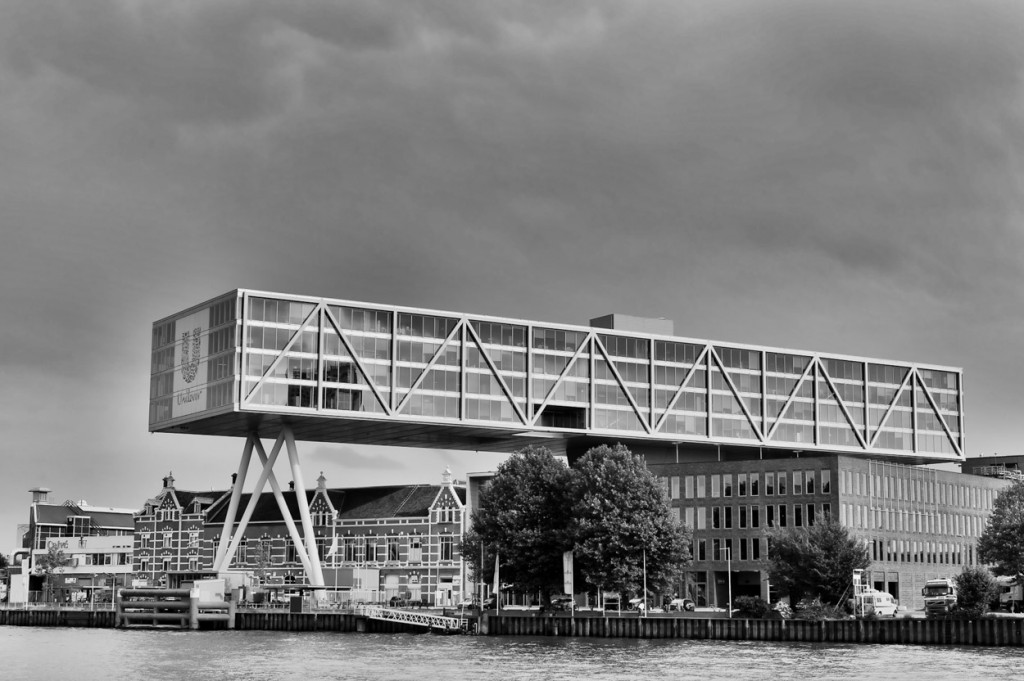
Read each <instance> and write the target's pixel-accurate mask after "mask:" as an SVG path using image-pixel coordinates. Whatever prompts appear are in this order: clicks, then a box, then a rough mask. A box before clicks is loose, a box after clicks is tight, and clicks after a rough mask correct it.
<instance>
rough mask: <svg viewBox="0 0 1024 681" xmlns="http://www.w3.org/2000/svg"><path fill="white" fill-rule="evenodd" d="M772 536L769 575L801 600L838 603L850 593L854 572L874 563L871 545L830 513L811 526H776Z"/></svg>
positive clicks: (781, 587)
mask: <svg viewBox="0 0 1024 681" xmlns="http://www.w3.org/2000/svg"><path fill="white" fill-rule="evenodd" d="M767 535H768V560H767V567H768V576H769V579H771V582H772V584H773V585H775V586H777V587H778V588H779V589H780V590H781V591H782V592H784V593H788V594H789V596H790V601H792V602H793V603H798V602H800V601H801V600H803V599H804V598H805V597H810V598H819V599H821V600H822V601H824V602H825V603H829V604H833V605H834V604H837V603H839V602H840V601H842V600H843V598H844V596H845V595H847V592H848V590H849V589H850V586H851V583H852V580H853V571H854V570H857V569H860V570H863V569H865V568H867V566H868V565H870V564H871V559H870V558H869V556H868V550H867V547H866V546H864V544H862V543H861V542H860V540H858V539H855V538H854V537H852V536H851V535H850V532H849V530H847V528H846V527H845V526H843V525H842V524H840V523H839V521H837V520H836V519H835V518H833V517H832V516H830V515H824V514H820V513H819V514H818V515H817V516H816V517H815V520H814V524H813V525H811V526H810V527H785V528H783V527H775V528H772V529H770V530H768V531H767Z"/></svg>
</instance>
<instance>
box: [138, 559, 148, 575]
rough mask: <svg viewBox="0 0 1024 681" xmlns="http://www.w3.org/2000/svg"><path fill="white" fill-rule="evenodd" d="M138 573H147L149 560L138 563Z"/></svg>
mask: <svg viewBox="0 0 1024 681" xmlns="http://www.w3.org/2000/svg"><path fill="white" fill-rule="evenodd" d="M139 572H149V558H143V559H142V560H140V561H139Z"/></svg>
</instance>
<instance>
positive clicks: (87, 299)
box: [0, 0, 1024, 513]
mask: <svg viewBox="0 0 1024 681" xmlns="http://www.w3.org/2000/svg"><path fill="white" fill-rule="evenodd" d="M1022 29H1024V10H1022V9H1020V8H1019V7H1018V6H1017V5H1016V4H1012V3H1003V2H975V3H952V2H924V1H920V0H908V1H906V2H900V3H891V2H880V1H876V0H858V1H857V2H854V1H853V0H850V1H845V0H841V1H839V2H831V3H821V2H816V1H815V2H812V1H810V0H779V1H776V2H771V3H766V2H760V1H757V2H753V1H736V2H727V3H699V2H645V3H621V2H608V3H600V2H597V3H586V4H580V3H574V2H507V3H506V2H503V3H500V4H497V5H495V4H492V3H465V2H448V1H446V0H438V1H437V2H430V3H422V2H399V1H396V2H370V1H365V0H356V1H353V2H344V3H337V2H330V1H328V0H322V1H321V0H317V1H315V2H306V3H294V2H285V1H283V0H282V1H277V2H275V1H270V0H264V1H257V2H240V1H233V0H221V1H214V2H204V3H160V2H155V1H150V0H142V1H135V2H128V1H127V0H124V1H117V0H97V1H96V2H89V3H82V2H74V1H71V0H68V1H65V2H55V1H54V2H51V1H49V0H20V1H18V0H15V1H12V2H7V3H4V4H3V5H2V6H0V158H3V159H4V162H3V163H2V164H0V225H2V226H3V236H4V244H3V247H2V248H0V306H2V312H3V314H4V317H5V320H17V323H16V324H14V323H5V325H4V326H3V327H2V328H0V347H2V348H3V356H2V357H0V372H2V373H0V376H2V377H3V378H4V385H5V386H7V387H6V388H5V389H4V391H3V392H0V411H2V413H3V414H4V416H3V418H4V422H3V423H4V425H5V429H6V432H8V433H14V435H9V440H10V442H9V446H10V448H11V449H12V451H15V452H26V454H24V455H22V454H18V455H17V456H16V457H15V458H14V459H13V460H12V464H11V467H10V471H9V472H10V475H8V476H6V478H5V480H4V481H0V496H2V497H5V498H12V499H18V498H20V497H19V496H18V495H19V494H22V493H21V492H20V491H18V490H20V489H21V488H22V487H24V488H26V489H27V487H28V486H31V485H32V484H34V483H35V482H36V481H37V480H39V479H40V477H39V476H41V475H44V474H45V475H56V474H55V473H52V472H49V471H48V472H46V473H42V472H40V470H39V468H40V466H39V465H37V463H36V462H39V461H49V460H50V459H48V458H46V457H47V456H51V457H52V456H58V455H57V454H54V452H60V453H61V454H60V456H63V455H64V452H69V451H76V452H78V451H82V450H83V447H82V442H87V443H88V445H87V447H85V449H84V454H83V458H82V459H80V460H82V461H88V460H89V457H93V456H94V457H95V460H96V461H102V462H108V461H115V462H116V466H117V468H118V470H124V471H126V473H125V475H126V476H127V475H134V474H135V473H134V471H140V473H139V474H140V475H142V474H143V472H144V475H145V480H146V481H147V484H148V481H149V480H152V479H155V477H156V476H155V475H154V473H153V470H152V467H154V466H156V467H158V468H159V469H163V468H168V467H173V468H175V472H176V475H179V477H180V478H181V479H183V480H184V479H186V478H188V477H190V473H189V471H186V470H185V469H182V470H181V471H178V470H177V466H175V465H172V464H170V463H169V462H173V461H181V462H182V465H183V466H186V467H190V470H191V476H201V475H203V474H204V473H205V472H206V471H208V470H209V471H216V476H217V478H216V479H217V480H221V479H223V478H224V476H225V475H227V473H230V472H231V471H232V470H233V468H234V467H235V465H237V463H236V462H237V456H238V452H239V451H240V445H238V443H235V442H233V441H223V440H220V439H216V438H214V439H204V438H193V439H189V438H186V441H185V442H182V439H181V438H180V437H179V438H176V437H173V436H152V437H143V434H144V432H145V407H146V402H145V400H146V397H145V396H146V395H147V394H148V376H147V374H146V372H147V366H148V342H149V341H148V334H149V324H151V323H152V321H153V320H154V319H156V318H158V317H161V316H164V315H166V314H169V313H171V312H173V311H175V310H177V309H181V308H184V307H186V306H188V305H191V304H193V303H195V302H197V301H199V300H203V299H206V298H209V297H211V296H213V295H216V294H219V293H221V292H223V291H226V290H228V289H230V288H233V287H236V286H243V287H253V288H263V289H270V290H284V291H291V292H296V293H307V294H314V295H329V296H338V297H344V298H349V299H355V300H371V301H380V302H389V303H396V304H404V305H422V306H427V307H437V308H443V309H451V310H463V311H470V312H477V313H490V314H498V315H509V316H517V317H523V318H529V319H546V320H553V321H567V322H585V321H586V320H587V319H589V318H590V317H592V316H597V315H599V314H603V313H606V312H612V311H617V312H629V313H635V314H645V315H649V316H666V317H671V318H674V319H675V320H676V321H677V326H676V328H677V331H678V332H679V333H682V334H686V335H690V336H694V337H697V338H717V339H722V340H735V341H747V342H753V343H765V344H777V345H782V346H786V347H798V348H805V349H810V350H828V351H837V352H847V353H850V354H855V355H867V356H879V357H893V358H903V359H911V360H918V361H922V362H937V363H945V364H951V365H954V366H964V367H965V369H966V372H967V376H968V379H967V380H968V385H969V386H970V389H971V403H970V413H971V416H970V419H969V421H970V428H971V442H970V443H969V450H970V451H972V452H978V453H980V452H982V451H991V450H993V449H996V448H1000V447H1001V448H1002V449H1004V450H1005V449H1007V448H1008V447H1012V445H1006V446H1002V445H1000V444H999V443H1008V442H1016V441H1019V440H1020V439H1021V436H1022V435H1024V433H1020V432H1019V430H1015V429H1016V428H1017V426H1016V425H1007V423H1008V420H1007V419H1006V418H1005V410H1004V408H1003V407H1001V406H1000V405H1001V404H1003V403H1007V402H1012V401H1013V395H1015V394H1016V392H1015V391H1016V386H1015V385H1014V382H1015V379H1014V376H1015V375H1016V374H1015V373H1014V371H1013V370H1012V369H1014V368H1024V367H1010V368H1009V370H1008V369H1007V367H1005V366H1002V365H999V364H998V363H994V362H992V361H990V359H989V358H991V357H999V356H1002V353H1005V352H1006V348H1012V347H1015V346H1016V345H1019V344H1020V343H1021V341H1022V340H1024V337H1022V332H1024V328H1022V325H1021V322H1020V321H1019V318H1020V315H1019V314H1017V310H1019V308H1020V306H1021V304H1024V293H1022V292H1024V288H1022V286H1021V282H1022V277H1024V272H1022V263H1024V230H1021V227H1020V224H1021V216H1022V215H1024V180H1022V173H1024V170H1022V169H1024V132H1022V131H1024V120H1022V116H1024V115H1022V113H1021V108H1020V102H1021V101H1022V88H1021V74H1022V73H1024V48H1022V47H1021V41H1020V39H1019V36H1020V35H1021V34H1022V33H1024V30H1022ZM1013 361H1015V360H1013ZM1017 373H1019V372H1017ZM86 395H87V396H88V397H84V396H86ZM55 396H60V399H59V400H57V401H58V402H59V404H60V405H61V407H62V408H64V407H66V403H67V402H68V401H69V400H70V401H71V403H72V404H77V402H75V400H87V401H88V403H89V408H88V409H75V408H74V407H71V408H67V409H66V413H67V416H66V418H67V422H66V423H63V424H62V426H61V427H60V428H54V427H52V425H50V423H51V422H50V421H49V420H48V418H47V411H46V409H44V408H42V407H41V406H40V405H52V404H53V403H54V400H55V399H57V398H56V397H55ZM76 396H77V397H76ZM990 415H991V416H990ZM105 416H106V417H107V418H106V420H105V418H104V417H105ZM115 420H116V423H117V424H118V427H117V428H113V427H110V426H109V423H111V422H115ZM101 426H102V427H101ZM33 433H35V434H36V435H33ZM39 433H42V434H41V435H40V434H39ZM37 449H45V450H47V451H46V454H45V456H44V455H43V454H42V453H40V452H36V451H35V450H37ZM305 451H308V454H307V456H309V458H310V460H311V464H312V465H314V466H317V465H323V466H325V468H326V467H328V466H333V468H329V469H328V470H329V471H330V473H329V475H330V478H331V479H332V481H333V480H335V479H337V480H345V479H346V478H345V473H344V471H345V470H346V469H347V470H350V471H353V473H354V474H355V477H356V478H358V479H360V480H364V481H365V480H370V479H373V476H375V475H377V476H379V477H382V478H383V477H386V475H384V474H389V473H392V472H394V471H395V470H402V471H405V472H408V473H409V474H410V475H413V474H415V475H420V476H427V477H430V479H433V477H431V476H436V475H439V470H437V469H439V468H443V466H444V465H452V467H453V470H455V472H456V474H457V475H461V474H462V473H464V470H465V469H463V470H456V468H458V467H459V466H463V467H472V466H475V462H477V461H483V460H484V459H475V458H465V457H464V456H463V455H462V454H449V453H437V452H419V454H422V455H423V456H422V457H420V458H416V457H415V456H412V455H407V454H406V453H402V452H399V451H388V450H383V451H364V450H362V449H353V448H341V449H338V448H330V447H323V448H312V449H308V450H305ZM481 456H482V455H481ZM76 461H78V460H76ZM80 468H81V467H80ZM225 471H226V472H225ZM161 473H162V470H161ZM83 475H84V474H83V473H82V471H81V469H79V470H78V473H77V477H78V478H79V479H81V478H83ZM211 475H212V473H211ZM308 475H310V474H309V472H307V476H308ZM126 479H127V478H126ZM9 481H14V482H9ZM58 483H59V480H56V479H54V480H53V481H52V483H50V482H48V484H50V486H51V487H55V488H56V487H58V486H59V484H58ZM211 484H212V483H211ZM332 484H333V483H332ZM339 484H340V483H339ZM9 485H13V486H14V487H13V488H12V489H8V488H7V486H9ZM199 486H201V485H199ZM105 489H107V490H108V491H109V490H110V489H111V488H105ZM79 494H82V493H79ZM69 495H70V492H69ZM84 496H86V497H87V498H88V497H93V496H95V495H92V494H84ZM118 503H120V502H118ZM3 512H4V513H6V512H8V511H7V510H6V509H5V510H4V511H3Z"/></svg>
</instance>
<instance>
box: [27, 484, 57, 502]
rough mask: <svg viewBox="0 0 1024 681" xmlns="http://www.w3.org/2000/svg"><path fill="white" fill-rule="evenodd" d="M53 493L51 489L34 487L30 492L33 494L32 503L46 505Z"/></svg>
mask: <svg viewBox="0 0 1024 681" xmlns="http://www.w3.org/2000/svg"><path fill="white" fill-rule="evenodd" d="M52 491H53V490H51V489H50V488H49V487H33V488H32V489H30V490H29V492H31V493H32V503H33V504H45V503H46V502H47V499H48V498H49V494H50V492H52Z"/></svg>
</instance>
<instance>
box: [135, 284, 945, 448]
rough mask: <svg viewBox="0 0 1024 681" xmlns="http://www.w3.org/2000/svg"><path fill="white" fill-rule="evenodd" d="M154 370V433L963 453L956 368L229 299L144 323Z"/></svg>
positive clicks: (423, 313)
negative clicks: (339, 433)
mask: <svg viewBox="0 0 1024 681" xmlns="http://www.w3.org/2000/svg"><path fill="white" fill-rule="evenodd" d="M197 320H199V321H197ZM197 338H198V339H200V340H198V341H197V340H196V339H197ZM197 359H198V360H200V364H201V365H202V370H201V371H199V373H200V374H201V375H202V376H201V377H202V379H203V381H204V382H203V386H204V390H205V392H204V395H203V397H202V401H201V402H200V403H199V404H198V405H192V409H191V410H189V409H184V410H182V409H180V408H176V407H181V406H182V405H190V404H191V402H190V401H195V400H197V399H198V398H197V397H196V396H195V390H196V389H195V385H197V384H198V383H196V384H192V385H189V386H184V384H183V383H182V381H183V378H190V376H191V374H193V373H196V370H195V368H194V367H193V365H194V364H195V363H196V360H197ZM152 366H153V371H152V389H151V400H150V404H151V410H150V423H151V428H152V429H154V430H159V429H160V426H161V424H165V423H167V422H181V420H182V419H185V420H188V419H189V418H199V417H201V416H202V413H201V412H202V411H203V410H207V411H209V410H216V409H219V408H223V407H224V406H226V405H227V406H230V407H231V408H233V409H235V410H237V411H274V412H280V413H289V414H313V415H318V416H331V415H336V416H347V417H350V418H351V417H352V416H354V415H357V414H358V415H360V416H361V417H365V418H373V419H385V420H388V419H390V420H395V421H408V420H415V421H420V422H429V423H439V424H444V423H448V424H453V425H458V424H478V425H488V424H490V425H495V426H499V427H505V428H514V429H517V430H519V431H526V432H538V433H543V432H555V433H559V434H562V435H570V436H571V435H573V434H591V435H602V434H606V435H608V436H610V437H615V436H619V437H624V438H630V439H650V440H656V441H657V440H660V441H663V442H712V443H716V442H717V443H723V444H730V443H732V444H739V445H752V446H769V447H780V448H786V449H811V450H828V451H848V452H857V451H861V452H871V453H877V452H881V453H889V454H896V455H901V454H906V455H916V456H918V457H925V458H932V459H936V460H941V459H956V458H960V457H962V456H963V454H962V452H963V444H964V443H963V429H962V422H963V403H962V370H960V369H957V368H943V367H922V366H920V365H918V364H912V363H896V362H888V361H877V360H870V359H858V358H849V357H838V356H829V355H824V354H820V353H811V352H806V353H802V352H793V351H782V350H776V349H772V348H762V347H754V346H745V345H740V344H729V345H723V344H715V343H709V342H705V341H698V340H692V339H682V338H672V337H662V336H653V335H646V334H640V333H631V332H626V331H619V330H611V329H603V328H602V329H596V328H591V327H569V326H565V325H550V324H540V323H534V322H528V321H517V320H505V319H496V318H491V317H488V318H484V317H474V316H471V315H463V314H456V313H442V312H437V311H430V310H410V309H404V308H396V307H388V306H378V305H366V304H354V303H349V302H345V301H335V300H329V299H321V298H302V297H297V296H286V295H280V294H269V293H257V292H248V291H241V290H240V291H237V292H234V293H232V294H229V295H227V296H224V297H222V298H221V299H219V300H215V301H212V302H211V303H210V304H208V305H207V307H204V308H199V312H196V309H193V310H189V311H186V312H184V313H182V314H181V315H176V316H174V317H172V318H168V319H167V320H162V321H161V322H157V323H156V324H155V325H154V329H153V364H152ZM236 374H237V375H236Z"/></svg>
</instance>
